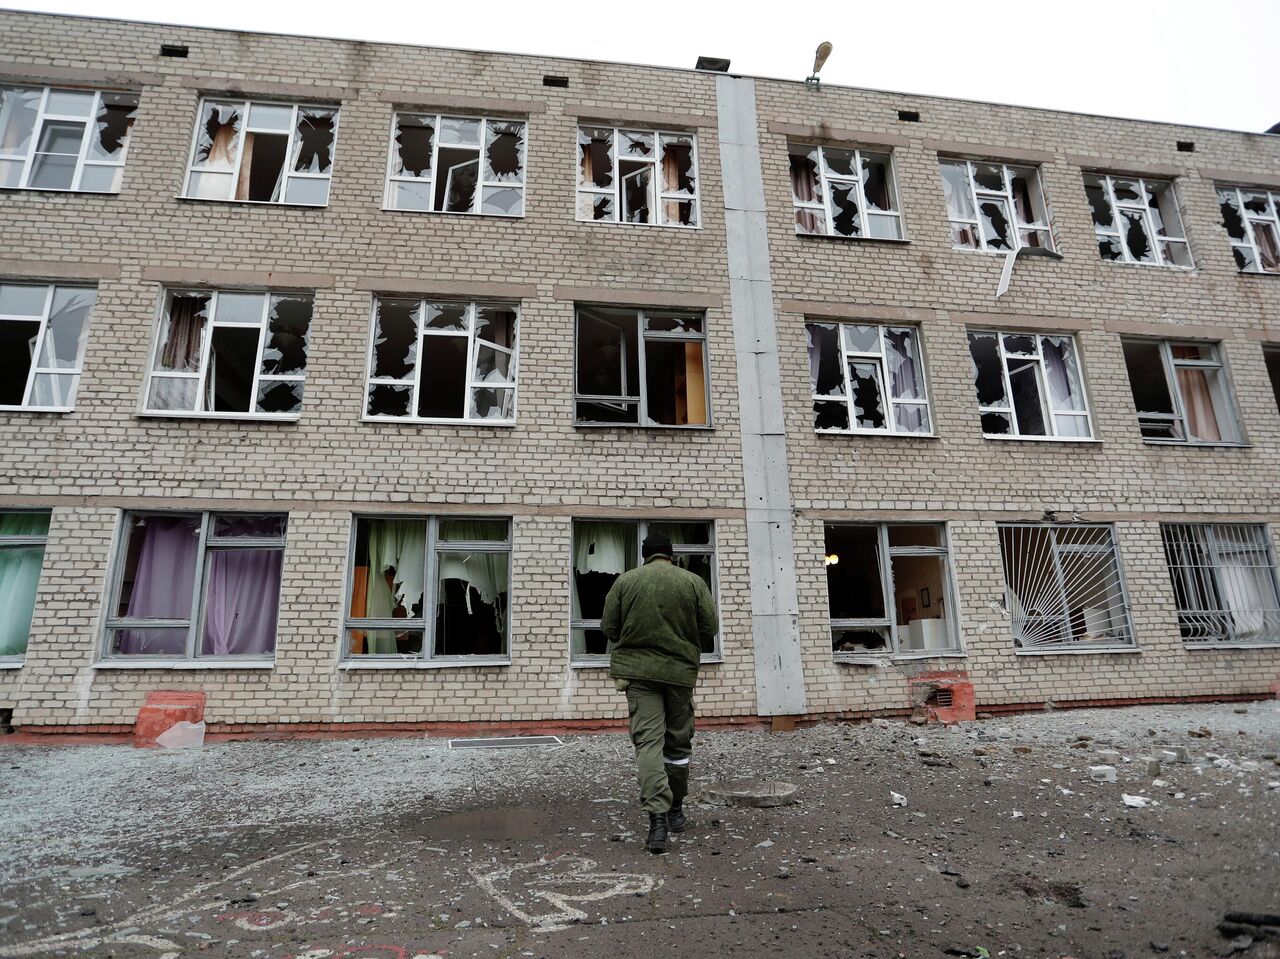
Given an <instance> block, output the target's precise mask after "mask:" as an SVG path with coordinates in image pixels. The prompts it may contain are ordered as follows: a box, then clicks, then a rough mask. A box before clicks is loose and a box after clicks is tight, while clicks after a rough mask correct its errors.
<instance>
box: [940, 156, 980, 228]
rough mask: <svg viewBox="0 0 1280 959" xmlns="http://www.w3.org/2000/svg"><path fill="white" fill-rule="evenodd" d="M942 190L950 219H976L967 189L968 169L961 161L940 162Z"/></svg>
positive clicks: (971, 198) (971, 197) (971, 199)
mask: <svg viewBox="0 0 1280 959" xmlns="http://www.w3.org/2000/svg"><path fill="white" fill-rule="evenodd" d="M942 190H943V192H944V193H945V194H946V196H947V214H948V215H949V216H950V217H951V219H953V220H976V219H977V214H975V213H974V210H973V196H972V194H971V193H970V191H969V170H968V167H967V166H966V165H965V164H964V163H963V162H960V163H948V162H944V163H943V164H942ZM966 245H967V244H966Z"/></svg>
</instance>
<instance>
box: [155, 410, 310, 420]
mask: <svg viewBox="0 0 1280 959" xmlns="http://www.w3.org/2000/svg"><path fill="white" fill-rule="evenodd" d="M137 416H138V418H139V419H160V420H208V421H210V422H216V421H218V420H222V421H226V422H232V423H234V422H241V423H296V422H298V421H299V420H300V419H302V414H301V413H287V414H271V413H194V412H189V411H187V410H142V411H140V412H139V413H138V414H137Z"/></svg>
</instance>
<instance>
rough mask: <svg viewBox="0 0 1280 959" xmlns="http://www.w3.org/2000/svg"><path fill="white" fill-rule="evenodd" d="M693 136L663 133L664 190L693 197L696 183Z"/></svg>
mask: <svg viewBox="0 0 1280 959" xmlns="http://www.w3.org/2000/svg"><path fill="white" fill-rule="evenodd" d="M694 176H695V172H694V168H693V137H691V136H687V135H684V134H671V133H664V134H663V135H662V192H663V195H664V196H665V195H669V194H680V195H683V196H689V197H692V196H694V195H695V194H696V193H697V188H696V185H695V183H694Z"/></svg>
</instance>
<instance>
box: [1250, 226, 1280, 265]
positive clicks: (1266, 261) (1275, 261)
mask: <svg viewBox="0 0 1280 959" xmlns="http://www.w3.org/2000/svg"><path fill="white" fill-rule="evenodd" d="M1251 226H1252V227H1253V242H1254V244H1255V245H1256V246H1257V247H1258V265H1259V266H1260V267H1261V268H1262V269H1263V270H1265V271H1266V272H1267V273H1276V272H1280V238H1278V237H1277V236H1276V228H1275V226H1274V225H1273V224H1271V223H1262V222H1259V221H1257V220H1254V221H1253V223H1252V224H1251Z"/></svg>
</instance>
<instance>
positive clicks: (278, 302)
mask: <svg viewBox="0 0 1280 959" xmlns="http://www.w3.org/2000/svg"><path fill="white" fill-rule="evenodd" d="M310 325H311V299H310V298H309V297H302V296H279V295H277V296H273V297H271V307H270V311H269V312H268V314H267V340H266V344H265V345H264V346H263V348H262V373H263V374H266V375H272V376H283V375H285V374H290V373H302V372H303V371H304V370H305V369H306V368H307V330H308V328H309V327H310Z"/></svg>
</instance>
